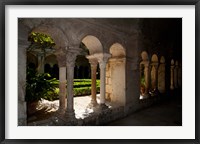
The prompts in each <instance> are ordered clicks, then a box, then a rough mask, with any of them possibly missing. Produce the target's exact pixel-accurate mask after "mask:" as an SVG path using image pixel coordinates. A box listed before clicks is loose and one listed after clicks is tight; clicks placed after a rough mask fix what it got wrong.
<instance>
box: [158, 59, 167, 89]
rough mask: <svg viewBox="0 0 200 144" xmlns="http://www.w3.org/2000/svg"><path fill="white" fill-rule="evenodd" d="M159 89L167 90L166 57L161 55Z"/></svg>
mask: <svg viewBox="0 0 200 144" xmlns="http://www.w3.org/2000/svg"><path fill="white" fill-rule="evenodd" d="M158 90H159V92H161V93H164V92H165V58H164V56H161V58H160V65H159V68H158Z"/></svg>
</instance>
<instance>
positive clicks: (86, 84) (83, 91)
mask: <svg viewBox="0 0 200 144" xmlns="http://www.w3.org/2000/svg"><path fill="white" fill-rule="evenodd" d="M54 84H55V85H56V87H57V88H56V89H55V90H54V93H53V92H50V91H49V92H48V93H49V95H51V97H50V98H49V97H48V98H46V99H48V100H55V99H58V98H59V80H57V81H56V82H54ZM96 86H97V87H96V89H97V93H99V92H100V80H96ZM66 87H67V84H66ZM73 91H74V96H82V95H83V96H84V95H90V94H91V79H74V88H73Z"/></svg>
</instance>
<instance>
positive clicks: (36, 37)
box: [28, 32, 55, 52]
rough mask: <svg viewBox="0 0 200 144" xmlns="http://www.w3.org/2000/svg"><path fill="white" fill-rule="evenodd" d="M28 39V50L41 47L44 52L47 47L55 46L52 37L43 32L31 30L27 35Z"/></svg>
mask: <svg viewBox="0 0 200 144" xmlns="http://www.w3.org/2000/svg"><path fill="white" fill-rule="evenodd" d="M28 40H29V41H30V42H31V45H30V47H29V49H28V50H30V51H31V50H32V49H41V50H42V51H43V52H45V51H46V49H47V48H50V49H52V47H54V46H55V43H54V41H53V39H52V38H51V37H50V36H48V35H45V34H43V33H35V32H32V33H31V34H30V35H29V37H28Z"/></svg>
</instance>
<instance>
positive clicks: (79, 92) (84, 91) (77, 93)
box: [74, 86, 100, 96]
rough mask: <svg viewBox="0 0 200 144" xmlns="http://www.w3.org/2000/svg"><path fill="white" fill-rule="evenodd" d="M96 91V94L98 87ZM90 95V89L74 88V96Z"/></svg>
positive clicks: (98, 90)
mask: <svg viewBox="0 0 200 144" xmlns="http://www.w3.org/2000/svg"><path fill="white" fill-rule="evenodd" d="M96 90H97V93H99V92H100V87H98V86H97V88H96ZM90 94H91V87H80V88H74V96H81V95H90Z"/></svg>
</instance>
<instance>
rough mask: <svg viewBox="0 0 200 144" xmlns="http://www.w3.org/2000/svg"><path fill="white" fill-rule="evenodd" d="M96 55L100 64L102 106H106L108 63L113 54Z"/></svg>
mask: <svg viewBox="0 0 200 144" xmlns="http://www.w3.org/2000/svg"><path fill="white" fill-rule="evenodd" d="M95 57H97V59H98V62H99V66H100V106H101V107H104V106H105V96H106V90H105V89H106V63H107V61H108V59H109V58H110V57H111V55H110V54H107V53H101V54H96V55H95Z"/></svg>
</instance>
